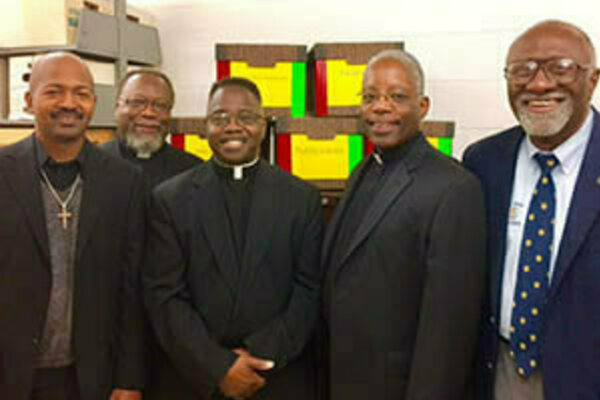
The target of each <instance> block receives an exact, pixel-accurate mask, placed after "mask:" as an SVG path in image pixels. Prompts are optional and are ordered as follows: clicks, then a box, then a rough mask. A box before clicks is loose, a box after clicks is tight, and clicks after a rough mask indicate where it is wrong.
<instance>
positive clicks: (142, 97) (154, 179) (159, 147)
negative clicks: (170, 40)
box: [101, 69, 202, 188]
mask: <svg viewBox="0 0 600 400" xmlns="http://www.w3.org/2000/svg"><path fill="white" fill-rule="evenodd" d="M174 104H175V90H174V88H173V84H172V83H171V80H170V79H169V77H168V76H167V75H165V74H164V73H162V72H159V71H155V70H149V69H140V70H135V71H131V72H129V73H128V74H127V75H125V77H124V78H123V79H122V80H121V83H120V84H119V89H118V93H117V104H116V107H115V121H116V123H117V137H118V139H115V140H112V141H110V142H108V143H104V144H103V145H102V146H101V147H102V148H103V149H104V150H106V151H108V152H109V153H111V154H113V155H116V156H118V157H122V158H124V159H126V160H128V161H130V162H132V163H134V164H136V165H139V166H140V167H141V168H142V170H143V172H144V175H145V177H146V180H147V183H148V185H149V187H150V188H153V187H155V186H156V185H158V184H159V183H161V182H163V181H165V180H167V179H168V178H171V177H173V176H175V175H177V174H178V173H180V172H183V171H185V170H187V169H189V168H192V167H193V166H195V165H197V164H199V163H200V162H202V160H200V159H199V158H197V157H195V156H194V155H192V154H190V153H186V152H184V151H181V150H179V149H176V148H174V147H172V146H170V145H169V144H168V143H167V142H166V141H165V139H166V137H167V135H168V134H169V130H170V124H171V109H172V108H173V105H174Z"/></svg>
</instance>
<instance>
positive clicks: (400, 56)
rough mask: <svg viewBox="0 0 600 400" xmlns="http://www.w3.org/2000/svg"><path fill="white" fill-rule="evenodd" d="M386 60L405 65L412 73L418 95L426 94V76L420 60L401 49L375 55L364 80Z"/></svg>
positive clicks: (368, 65)
mask: <svg viewBox="0 0 600 400" xmlns="http://www.w3.org/2000/svg"><path fill="white" fill-rule="evenodd" d="M384 60H394V61H397V62H399V63H401V64H402V65H404V66H405V67H406V68H407V70H408V71H409V72H410V74H411V76H412V79H413V81H414V82H415V86H416V87H417V90H418V93H419V94H421V95H422V94H423V93H424V92H425V77H424V75H425V74H424V73H423V68H421V64H420V63H419V60H417V58H416V57H415V56H413V55H412V54H410V53H409V52H407V51H404V50H399V49H389V50H383V51H380V52H379V53H377V54H375V55H374V56H373V57H372V58H371V59H370V60H369V63H368V64H367V69H366V70H365V72H364V75H363V80H364V77H366V76H367V74H369V73H370V72H371V70H372V69H373V67H374V66H375V65H376V64H379V63H380V62H382V61H384Z"/></svg>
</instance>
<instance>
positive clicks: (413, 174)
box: [323, 135, 485, 400]
mask: <svg viewBox="0 0 600 400" xmlns="http://www.w3.org/2000/svg"><path fill="white" fill-rule="evenodd" d="M406 146H408V147H407V149H406V153H405V155H404V156H403V157H402V159H401V161H399V162H398V163H397V164H395V165H394V166H393V168H394V169H393V171H392V173H391V174H389V175H388V178H387V180H386V181H385V182H384V183H383V187H382V188H381V190H380V191H379V192H378V193H377V195H376V196H375V197H374V198H373V200H372V203H371V205H370V207H369V208H368V209H366V210H365V216H364V219H363V221H362V222H361V224H360V226H359V227H358V229H357V231H356V232H355V233H354V235H353V238H352V240H351V241H350V245H349V247H348V248H347V249H346V250H345V252H344V253H343V256H342V258H341V259H330V258H331V251H332V249H333V248H334V245H335V243H334V240H335V237H336V233H337V230H338V227H339V226H340V223H341V221H342V218H344V213H345V210H346V208H347V204H348V197H349V196H351V194H352V193H353V191H354V189H355V187H356V184H357V180H358V177H359V176H360V174H361V171H362V168H359V169H358V170H357V171H355V172H354V173H353V175H352V177H351V179H350V181H349V188H348V194H347V195H346V197H345V198H344V199H342V201H341V203H340V204H339V205H338V208H337V209H336V212H335V214H334V216H333V219H332V221H331V223H330V226H329V229H328V231H327V235H326V238H325V242H324V254H323V260H324V261H327V260H328V261H329V263H328V265H327V275H326V283H325V284H326V291H325V299H324V302H325V310H324V311H325V319H326V321H327V327H328V331H329V356H330V358H329V362H330V388H329V392H330V395H331V398H332V399H333V400H354V399H356V400H364V399H369V398H372V399H394V400H403V399H406V400H417V399H418V400H440V399H444V400H464V399H465V398H466V397H467V396H468V387H469V384H470V383H472V382H471V379H472V374H473V363H474V355H475V348H476V343H477V326H478V321H479V314H480V308H481V302H482V296H483V286H484V267H485V265H484V241H485V224H484V222H485V221H484V209H483V196H482V191H481V188H480V185H479V183H478V182H477V180H476V178H475V177H474V176H473V175H471V174H470V173H469V172H467V171H466V170H464V169H463V168H462V167H461V166H460V165H458V163H457V162H455V161H454V160H452V159H450V158H448V157H446V156H444V155H442V154H441V153H439V152H437V151H436V150H435V149H433V148H432V147H431V146H430V145H429V144H428V143H427V141H426V140H425V138H423V137H422V136H421V135H419V136H418V137H417V138H416V139H415V140H413V141H411V142H409V143H408V144H406ZM372 162H374V160H373V157H370V158H369V159H368V160H367V161H366V166H368V165H370V163H372ZM363 167H364V166H363Z"/></svg>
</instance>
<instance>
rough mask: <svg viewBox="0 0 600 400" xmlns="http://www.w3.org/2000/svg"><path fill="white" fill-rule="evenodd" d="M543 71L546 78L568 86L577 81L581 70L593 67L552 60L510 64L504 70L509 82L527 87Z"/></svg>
mask: <svg viewBox="0 0 600 400" xmlns="http://www.w3.org/2000/svg"><path fill="white" fill-rule="evenodd" d="M540 68H541V69H542V70H543V71H544V73H545V74H546V78H548V79H549V80H551V81H553V82H555V83H558V84H560V85H568V84H569V83H572V82H574V81H575V79H577V75H578V73H579V71H580V70H586V69H590V68H593V67H592V66H591V65H579V64H577V63H576V62H575V61H574V60H572V59H570V58H551V59H549V60H545V61H536V60H527V61H517V62H513V63H510V64H508V65H507V66H506V68H504V76H505V77H506V79H507V80H508V82H510V83H513V84H516V85H526V84H527V83H529V82H530V81H531V80H532V79H533V78H534V77H535V76H536V75H537V73H538V70H539V69H540Z"/></svg>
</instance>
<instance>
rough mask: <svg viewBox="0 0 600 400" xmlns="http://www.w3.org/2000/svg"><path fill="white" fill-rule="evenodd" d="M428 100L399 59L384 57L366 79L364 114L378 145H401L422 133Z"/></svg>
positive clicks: (368, 131) (366, 74) (363, 116)
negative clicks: (421, 128) (420, 127)
mask: <svg viewBox="0 0 600 400" xmlns="http://www.w3.org/2000/svg"><path fill="white" fill-rule="evenodd" d="M428 110H429V99H428V98H427V97H425V96H422V95H420V94H419V91H418V88H417V84H416V81H415V77H414V76H413V74H412V72H411V71H410V70H409V68H407V67H406V66H405V65H404V64H403V63H402V62H401V61H400V60H396V59H392V58H390V59H382V60H380V61H378V62H376V63H375V64H373V65H372V66H371V67H370V68H369V69H368V70H367V71H366V72H365V76H364V80H363V102H362V105H361V114H362V118H363V120H364V122H365V125H366V129H367V132H366V134H367V136H368V138H369V139H370V140H371V142H373V144H374V145H375V147H378V148H380V149H383V150H386V149H391V148H394V147H397V146H400V145H402V144H404V143H406V142H407V141H408V140H410V139H411V138H412V137H414V136H415V135H416V134H417V133H418V132H419V123H420V122H421V119H423V118H424V117H425V115H426V114H427V111H428Z"/></svg>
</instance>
